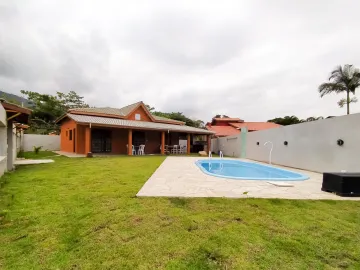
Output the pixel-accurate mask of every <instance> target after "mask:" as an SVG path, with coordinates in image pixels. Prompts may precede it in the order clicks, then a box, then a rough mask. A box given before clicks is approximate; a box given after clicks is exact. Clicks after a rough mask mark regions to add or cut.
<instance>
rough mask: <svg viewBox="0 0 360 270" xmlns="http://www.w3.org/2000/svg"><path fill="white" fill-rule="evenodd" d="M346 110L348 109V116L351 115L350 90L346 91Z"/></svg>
mask: <svg viewBox="0 0 360 270" xmlns="http://www.w3.org/2000/svg"><path fill="white" fill-rule="evenodd" d="M346 109H347V114H350V91H349V90H347V91H346Z"/></svg>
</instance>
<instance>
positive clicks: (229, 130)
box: [206, 126, 240, 137]
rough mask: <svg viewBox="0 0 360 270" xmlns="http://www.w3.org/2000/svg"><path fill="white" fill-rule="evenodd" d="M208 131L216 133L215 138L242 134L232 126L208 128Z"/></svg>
mask: <svg viewBox="0 0 360 270" xmlns="http://www.w3.org/2000/svg"><path fill="white" fill-rule="evenodd" d="M206 129H207V130H210V131H213V132H215V136H218V137H224V136H231V135H236V134H239V133H240V130H238V129H236V128H234V127H231V126H206Z"/></svg>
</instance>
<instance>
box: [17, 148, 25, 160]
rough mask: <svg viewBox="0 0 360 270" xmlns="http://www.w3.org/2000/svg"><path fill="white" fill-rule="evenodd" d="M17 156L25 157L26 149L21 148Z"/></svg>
mask: <svg viewBox="0 0 360 270" xmlns="http://www.w3.org/2000/svg"><path fill="white" fill-rule="evenodd" d="M17 157H18V158H23V157H25V156H24V150H22V149H21V150H20V151H19V153H17Z"/></svg>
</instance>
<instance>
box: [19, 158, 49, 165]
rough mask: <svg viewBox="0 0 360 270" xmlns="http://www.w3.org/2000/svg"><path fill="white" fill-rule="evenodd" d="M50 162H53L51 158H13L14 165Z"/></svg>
mask: <svg viewBox="0 0 360 270" xmlns="http://www.w3.org/2000/svg"><path fill="white" fill-rule="evenodd" d="M52 162H54V160H52V159H17V160H15V162H14V165H35V164H44V163H52Z"/></svg>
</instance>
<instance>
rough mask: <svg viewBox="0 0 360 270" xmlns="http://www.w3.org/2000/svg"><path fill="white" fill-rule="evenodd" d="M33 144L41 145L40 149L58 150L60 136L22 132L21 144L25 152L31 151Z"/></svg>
mask: <svg viewBox="0 0 360 270" xmlns="http://www.w3.org/2000/svg"><path fill="white" fill-rule="evenodd" d="M34 146H42V148H41V151H45V150H49V151H58V150H60V136H58V135H38V134H24V138H23V145H22V148H23V150H24V151H25V152H27V151H33V150H34Z"/></svg>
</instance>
